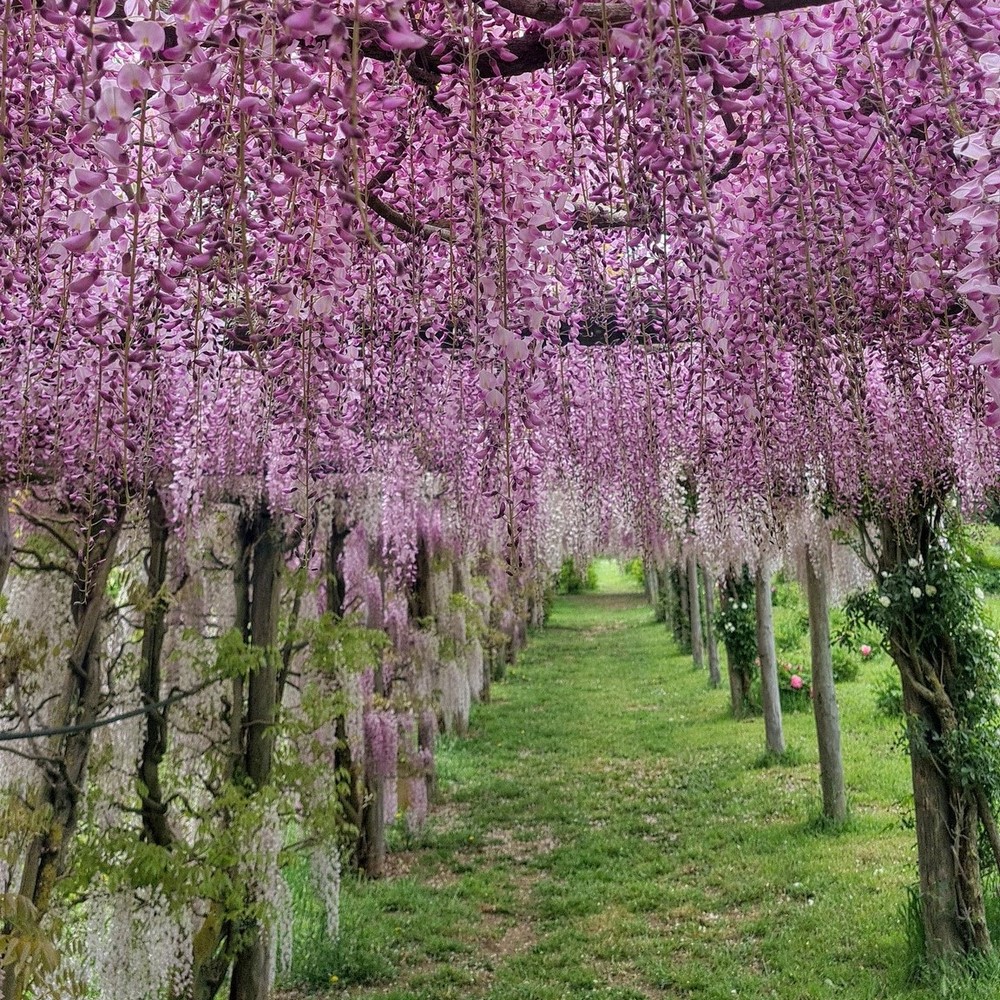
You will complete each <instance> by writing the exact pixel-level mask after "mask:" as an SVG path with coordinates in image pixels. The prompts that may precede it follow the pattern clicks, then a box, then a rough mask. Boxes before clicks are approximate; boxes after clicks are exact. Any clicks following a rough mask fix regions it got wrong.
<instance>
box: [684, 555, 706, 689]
mask: <svg viewBox="0 0 1000 1000" xmlns="http://www.w3.org/2000/svg"><path fill="white" fill-rule="evenodd" d="M700 575H701V574H700V573H699V572H698V560H697V559H696V558H695V557H694V556H693V555H689V556H688V557H687V585H688V588H687V589H688V617H689V619H690V621H691V659H692V661H693V662H694V668H695V670H702V669H703V668H704V666H705V646H704V641H703V638H702V634H701V599H700V598H699V596H698V592H699V591H700V590H701V584H700V583H699V579H698V578H699V577H700Z"/></svg>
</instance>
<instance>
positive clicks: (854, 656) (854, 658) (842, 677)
mask: <svg viewBox="0 0 1000 1000" xmlns="http://www.w3.org/2000/svg"><path fill="white" fill-rule="evenodd" d="M865 648H866V649H867V648H869V647H867V646H866V647H865ZM830 652H831V654H832V657H833V679H834V681H836V682H837V683H838V684H840V683H841V682H844V681H853V680H857V677H858V674H859V673H860V672H861V654H860V653H855V652H854V650H853V649H850V648H848V647H847V646H839V645H837V644H836V643H835V644H834V645H833V648H832V649H831V650H830Z"/></svg>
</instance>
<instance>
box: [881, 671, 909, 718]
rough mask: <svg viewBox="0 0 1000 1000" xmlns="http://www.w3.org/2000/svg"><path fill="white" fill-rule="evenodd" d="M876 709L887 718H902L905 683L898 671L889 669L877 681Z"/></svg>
mask: <svg viewBox="0 0 1000 1000" xmlns="http://www.w3.org/2000/svg"><path fill="white" fill-rule="evenodd" d="M875 711H876V712H878V714H879V715H883V716H885V717H886V718H887V719H899V718H902V715H903V684H902V682H901V681H900V679H899V672H898V671H896V670H891V671H889V670H887V671H886V672H885V673H884V674H882V676H881V677H879V679H878V680H877V681H876V682H875Z"/></svg>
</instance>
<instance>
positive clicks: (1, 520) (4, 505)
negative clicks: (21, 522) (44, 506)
mask: <svg viewBox="0 0 1000 1000" xmlns="http://www.w3.org/2000/svg"><path fill="white" fill-rule="evenodd" d="M13 558H14V538H13V536H12V534H11V530H10V493H9V492H8V491H7V490H6V489H0V594H2V593H3V588H4V584H5V583H6V582H7V573H8V572H9V571H10V561H11V559H13Z"/></svg>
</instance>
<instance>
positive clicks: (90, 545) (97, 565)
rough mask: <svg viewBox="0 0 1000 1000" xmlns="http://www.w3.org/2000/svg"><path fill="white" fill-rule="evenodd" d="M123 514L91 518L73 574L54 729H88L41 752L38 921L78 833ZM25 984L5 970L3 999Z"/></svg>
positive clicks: (29, 879) (33, 868) (29, 865)
mask: <svg viewBox="0 0 1000 1000" xmlns="http://www.w3.org/2000/svg"><path fill="white" fill-rule="evenodd" d="M124 513H125V512H124V508H123V507H122V506H118V507H116V509H115V510H114V512H113V515H111V516H112V523H111V524H110V526H109V525H108V524H107V523H106V521H105V520H104V519H103V518H97V517H96V516H95V520H94V521H93V522H92V523H91V524H90V525H89V527H88V529H87V532H86V534H85V537H84V539H83V545H82V549H81V552H80V555H79V558H78V560H77V565H76V567H75V574H74V579H73V588H72V598H71V614H72V618H73V623H74V625H75V626H76V636H75V639H74V643H73V648H72V649H71V651H70V654H69V659H68V661H67V664H66V668H67V669H66V675H65V680H64V684H63V691H62V695H61V696H60V699H59V703H58V708H57V709H56V711H55V712H54V713H53V718H52V724H53V725H54V726H84V727H88V728H84V729H83V730H82V731H80V732H74V733H69V734H67V735H65V736H55V737H52V740H53V742H52V744H51V745H50V747H49V749H48V750H47V751H46V756H47V757H48V758H50V759H51V761H52V762H53V763H52V766H50V767H47V768H46V769H45V770H44V772H43V788H42V804H43V807H44V808H46V809H47V810H48V829H47V830H46V831H45V832H44V833H42V834H40V835H38V836H37V837H35V838H34V839H33V840H32V842H31V843H30V844H29V846H28V850H27V852H26V855H25V860H24V867H23V869H22V872H21V883H20V887H19V892H20V894H21V895H22V896H24V897H25V898H26V899H27V900H28V901H30V902H31V904H32V905H33V906H34V908H35V910H36V912H37V915H38V917H39V919H41V918H42V917H43V916H44V915H45V914H46V913H47V912H48V908H49V904H50V902H51V899H52V892H53V890H54V889H55V886H56V882H57V880H58V878H59V876H60V875H61V874H62V872H63V868H64V867H65V863H66V856H67V853H68V851H69V849H70V845H71V843H72V840H73V833H74V831H75V830H76V824H77V821H78V819H79V806H80V796H81V794H82V793H83V790H84V787H85V784H86V773H87V761H88V758H89V755H90V747H91V743H92V741H93V728H91V727H92V724H93V723H94V722H95V721H96V720H97V717H98V714H99V712H100V710H101V705H102V703H103V700H104V697H103V693H102V690H103V681H104V677H103V673H102V670H101V656H100V650H101V639H100V631H101V630H100V622H101V618H102V617H103V615H104V610H105V605H106V600H105V592H106V589H107V583H108V574H109V573H110V572H111V569H112V566H113V565H114V559H115V553H116V551H117V548H118V539H119V536H120V534H121V526H122V521H123V519H124ZM29 985H30V984H29V983H28V982H27V978H26V976H25V975H24V974H20V975H14V974H12V972H11V971H10V970H9V969H8V970H7V973H6V974H5V975H4V979H3V993H2V997H3V1000H20V998H21V997H23V996H24V995H25V990H26V989H27V987H28V986H29Z"/></svg>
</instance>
